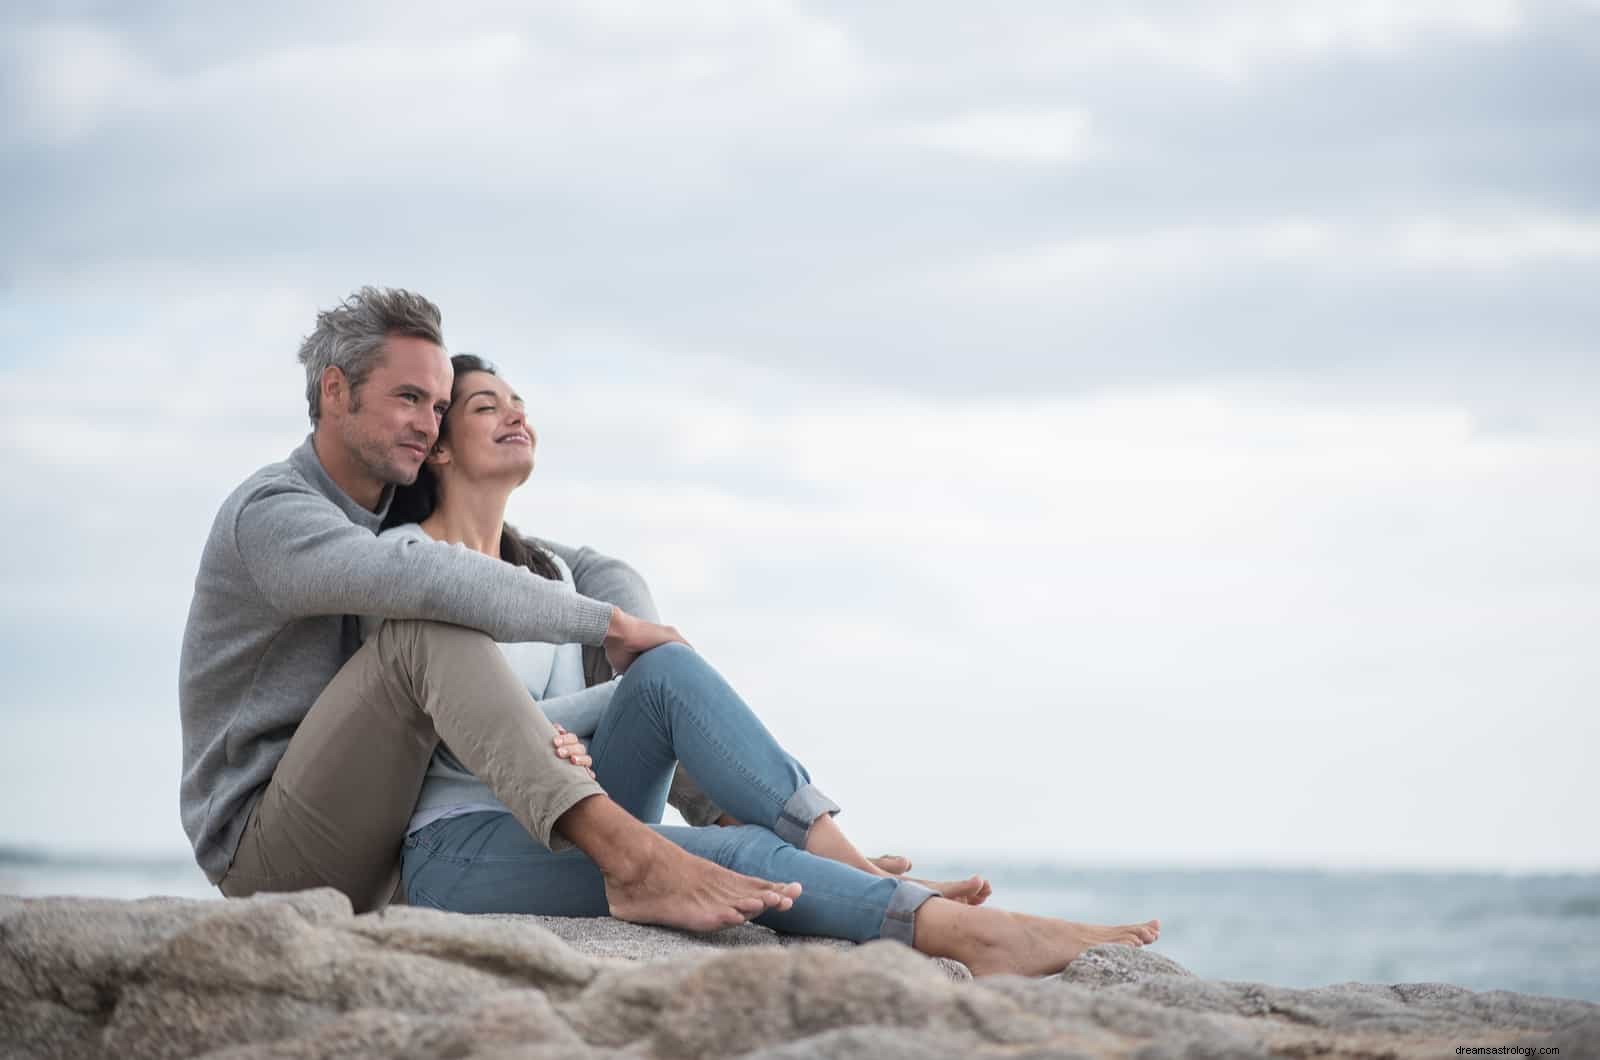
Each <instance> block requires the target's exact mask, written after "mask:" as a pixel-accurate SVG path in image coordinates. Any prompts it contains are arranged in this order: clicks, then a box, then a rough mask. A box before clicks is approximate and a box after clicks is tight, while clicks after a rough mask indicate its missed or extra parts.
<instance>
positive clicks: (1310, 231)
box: [937, 211, 1600, 298]
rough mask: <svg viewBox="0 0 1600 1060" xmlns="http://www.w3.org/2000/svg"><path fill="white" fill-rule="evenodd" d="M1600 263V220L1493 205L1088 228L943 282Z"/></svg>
mask: <svg viewBox="0 0 1600 1060" xmlns="http://www.w3.org/2000/svg"><path fill="white" fill-rule="evenodd" d="M1596 262H1600V219H1596V218H1592V217H1589V216H1587V215H1583V214H1577V215H1573V214H1558V213H1549V212H1537V211H1520V212H1506V211H1502V212H1494V213H1487V214H1482V215H1467V216H1462V217H1429V216H1422V217H1399V218H1389V219H1361V218H1349V219H1339V220H1328V219H1319V218H1308V217H1289V218H1282V219H1277V220H1256V219H1252V220H1250V221H1246V222H1243V223H1240V224H1235V225H1227V226H1223V225H1199V224H1194V225H1180V226H1175V227H1167V228H1159V229H1152V230H1145V231H1130V232H1123V233H1116V234H1109V235H1086V236H1082V237H1077V238H1070V239H1064V240H1058V241H1055V242H1051V243H1048V244H1044V245H1041V246H1034V247H1028V248H1023V249H1018V250H1012V251H1001V252H997V253H991V254H987V255H984V256H982V257H980V258H978V259H976V260H973V261H969V262H964V263H959V264H956V265H953V266H943V267H941V268H940V269H939V270H937V271H938V273H940V274H942V279H941V281H940V283H941V286H942V287H943V288H944V289H945V290H946V291H947V292H948V293H950V294H951V295H953V296H960V295H961V294H963V293H968V294H978V295H1001V296H1006V295H1010V296H1018V297H1030V298H1032V297H1048V296H1057V297H1073V296H1075V295H1077V294H1078V293H1079V292H1084V291H1089V292H1093V291H1095V290H1098V289H1101V288H1105V289H1119V288H1126V287H1130V286H1138V285H1140V284H1143V283H1158V284H1159V283H1165V282H1167V281H1168V279H1169V278H1171V277H1174V276H1183V275H1186V274H1203V275H1216V274H1219V273H1224V272H1226V270H1228V269H1231V268H1239V267H1241V266H1267V267H1277V266H1288V267H1302V266H1310V267H1317V268H1328V269H1334V270H1339V271H1346V272H1349V271H1366V270H1406V269H1418V270H1430V271H1438V272H1456V271H1461V270H1484V269H1498V270H1511V269H1518V268H1524V267H1528V266H1538V265H1557V266H1560V265H1567V266H1590V265H1592V264H1594V263H1596Z"/></svg>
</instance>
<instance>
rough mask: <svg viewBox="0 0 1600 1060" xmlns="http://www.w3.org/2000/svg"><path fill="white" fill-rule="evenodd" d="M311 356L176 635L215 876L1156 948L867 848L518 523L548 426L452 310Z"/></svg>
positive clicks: (838, 928) (607, 580) (866, 935)
mask: <svg viewBox="0 0 1600 1060" xmlns="http://www.w3.org/2000/svg"><path fill="white" fill-rule="evenodd" d="M300 360H301V361H302V362H303V363H304V364H305V367H306V397H307V400H308V402H309V405H310V413H311V421H312V424H313V430H312V433H311V436H310V437H309V438H308V439H307V440H306V442H305V443H304V444H303V445H301V446H300V447H299V448H298V449H296V450H295V451H294V452H293V453H291V454H290V456H289V458H288V460H286V461H284V462H283V463H279V464H273V465H270V466H268V467H265V468H263V469H262V470H260V471H258V472H257V473H256V474H254V475H253V476H251V477H250V478H249V479H247V480H246V481H245V482H244V484H243V485H241V486H240V487H239V488H238V489H236V490H235V491H234V492H233V493H232V494H231V495H230V496H229V497H228V499H227V500H226V501H225V502H224V503H223V505H222V509H221V511H220V512H219V513H218V515H217V518H216V521H215V523H214V525H213V526H212V529H211V534H210V537H209V538H208V540H207V542H206V545H205V550H204V553H203V555H202V557H201V561H200V572H199V575H198V576H197V578H196V581H195V593H194V600H193V603H192V604H191V607H190V611H189V620H188V625H187V628H186V630H185V633H184V642H183V657H182V662H181V669H180V677H179V682H180V695H181V706H182V715H183V741H184V775H183V784H182V792H181V796H182V813H183V823H184V827H185V829H186V831H187V832H188V834H189V837H190V840H191V841H192V842H193V844H194V848H195V857H196V859H197V860H198V861H199V863H200V866H201V867H202V868H203V869H204V870H205V872H206V874H207V876H208V878H209V879H210V880H211V881H212V882H213V883H214V884H216V885H217V886H218V887H219V888H220V889H221V890H222V892H223V893H224V894H225V895H228V896H244V895H249V894H253V893H256V892H258V891H286V890H298V889H302V888H308V887H321V886H331V887H335V888H337V889H339V890H340V891H342V892H343V893H344V894H345V895H347V896H348V897H349V898H350V901H351V903H352V904H353V905H354V907H355V908H356V910H357V911H367V910H373V909H380V908H382V907H383V906H384V905H385V904H386V903H388V902H389V901H391V900H393V899H395V898H398V897H400V896H403V897H404V900H405V901H408V902H410V903H411V904H415V905H426V906H432V907H435V908H439V909H445V910H454V911H459V912H468V913H473V912H519V913H543V914H554V915H560V916H602V915H605V914H607V913H610V915H612V916H615V917H618V918H620V919H623V920H632V921H637V922H640V923H655V924H665V925H669V926H674V927H680V928H686V929H689V930H697V931H702V930H711V929H715V928H718V927H722V926H726V925H731V924H737V923H741V922H743V921H745V920H754V921H756V922H757V923H761V924H765V925H768V926H770V927H773V928H775V929H777V930H779V931H786V932H795V933H802V934H813V935H829V936H833V937H837V938H845V939H851V940H855V941H865V940H868V939H875V938H892V939H897V940H899V941H901V942H903V943H905V944H907V945H910V946H914V947H915V948H916V949H918V950H920V951H922V952H924V953H928V954H933V955H937V956H945V957H952V958H954V959H956V960H959V961H962V962H964V963H965V964H967V965H968V966H969V967H971V968H972V970H973V972H974V973H975V974H988V973H1001V972H1015V973H1022V974H1031V975H1038V974H1045V973H1049V972H1053V971H1058V970H1059V969H1061V968H1062V967H1064V966H1065V965H1066V964H1067V963H1068V962H1069V961H1071V960H1072V959H1073V958H1074V957H1076V956H1077V955H1078V954H1080V953H1082V952H1083V951H1084V950H1085V949H1087V948H1088V947H1090V946H1094V945H1098V944H1101V943H1107V942H1116V943H1126V944H1129V945H1142V944H1145V943H1149V942H1153V941H1155V939H1156V937H1157V933H1158V931H1159V925H1158V924H1157V923H1156V922H1155V921H1149V922H1147V923H1143V924H1132V925H1126V926H1122V927H1095V926H1089V925H1084V924H1076V923H1071V922H1068V921H1064V920H1055V919H1048V918H1041V917H1031V916H1024V915H1021V914H1016V913H1007V912H1002V911H1000V910H997V909H993V908H990V907H988V906H986V905H984V904H983V903H984V901H985V899H986V898H987V897H988V895H989V887H988V884H987V883H986V882H984V881H983V880H982V879H980V878H977V877H973V878H971V879H968V880H960V881H953V882H943V883H941V882H929V881H921V880H916V879H913V878H911V877H909V876H907V875H905V872H906V870H907V869H908V868H909V865H908V864H906V863H905V862H904V861H903V859H894V858H882V859H877V860H871V859H868V858H866V857H864V856H863V855H862V854H861V852H860V851H858V850H857V849H856V847H855V846H854V845H853V844H851V842H850V840H849V839H848V838H847V837H846V836H845V834H844V833H843V832H842V831H841V830H840V828H839V826H838V824H837V823H836V822H835V820H834V814H836V813H837V812H838V810H839V808H838V806H836V805H835V804H834V803H832V802H831V801H829V799H828V798H827V797H826V796H825V795H823V794H822V792H821V791H819V790H818V789H817V787H816V786H814V785H813V784H812V783H811V778H810V775H809V774H808V773H807V772H806V770H805V768H804V767H803V766H801V764H800V763H799V762H797V761H796V760H795V759H794V758H793V757H792V756H791V755H789V754H788V753H787V752H786V751H785V750H784V749H783V748H782V747H781V746H780V745H779V744H778V742H777V741H776V740H775V739H774V738H773V736H772V735H771V734H770V733H769V732H768V731H767V730H766V728H765V727H764V726H763V725H762V723H761V721H760V719H758V718H757V717H756V715H755V714H754V713H753V712H752V711H751V710H750V708H749V707H748V706H747V705H746V704H745V702H744V701H743V700H742V699H740V698H739V695H738V693H736V692H735V691H734V690H733V688H731V687H730V686H729V685H728V683H727V682H726V681H725V680H723V678H722V677H721V676H720V675H719V674H718V673H717V671H716V670H714V669H713V668H712V667H711V666H710V665H709V664H708V663H707V662H706V661H705V660H704V659H703V658H702V657H701V656H700V655H698V654H697V653H696V652H694V651H693V650H692V649H691V648H690V647H689V646H688V645H687V644H686V643H684V641H683V638H682V637H681V636H679V634H678V632H677V631H676V630H675V629H673V628H672V627H670V626H664V625H660V624H658V623H657V622H655V621H654V618H655V608H654V605H653V603H652V601H651V599H650V595H649V592H648V590H647V589H646V588H645V585H644V583H643V581H642V580H641V579H640V578H639V577H638V575H637V574H635V573H634V572H633V571H632V569H631V568H629V567H628V566H627V565H626V564H623V563H621V562H619V561H617V560H613V559H609V558H607V557H604V556H601V555H599V554H597V553H595V552H593V551H592V550H590V549H587V548H581V549H576V550H574V549H570V548H567V547H565V546H561V545H557V544H554V543H551V542H543V541H538V540H535V539H532V538H526V537H523V536H521V535H520V534H518V533H517V531H515V530H514V529H512V528H511V527H508V526H506V525H505V521H504V516H505V507H506V501H507V499H508V498H509V496H510V494H511V492H512V491H513V490H514V489H516V488H517V487H518V486H519V485H521V484H522V483H523V482H525V481H526V480H527V479H528V477H529V475H530V474H531V473H532V471H533V465H534V443H535V436H534V432H533V430H532V428H530V427H529V425H528V422H527V418H526V415H525V412H524V409H523V402H522V399H521V398H520V397H518V396H517V394H516V392H515V391H514V390H513V388H512V387H511V386H510V385H509V383H508V382H507V381H506V380H504V379H502V378H500V377H499V375H497V374H496V372H495V371H494V369H493V368H491V367H490V366H489V365H488V364H486V363H485V362H483V361H481V360H479V359H477V358H473V357H467V356H458V357H455V358H451V357H449V356H448V355H447V354H446V352H445V349H444V339H443V335H442V333H441V322H440V315H439V311H438V309H437V308H436V307H435V306H434V305H433V304H432V303H430V302H429V301H427V300H426V299H424V298H421V297H419V296H417V295H415V294H412V293H409V292H406V291H400V290H385V289H374V288H363V289H362V290H361V291H359V292H357V293H356V294H354V295H352V296H351V297H350V298H349V299H347V300H346V301H345V302H344V303H343V304H341V305H340V306H338V307H337V308H335V309H332V310H329V311H327V312H324V313H321V314H319V316H318V318H317V324H316V328H315V330H314V331H313V332H312V334H311V335H310V337H308V338H307V339H306V340H305V343H304V344H303V346H302V347H301V350H300ZM613 674H618V675H621V676H620V677H618V678H616V679H612V675H613ZM669 799H670V800H671V801H672V802H673V804H674V805H675V806H677V807H678V808H679V809H680V811H681V812H682V813H683V815H684V818H685V819H686V820H688V821H689V822H690V825H691V826H690V827H670V826H663V825H661V824H660V823H659V822H660V820H661V815H662V811H663V808H664V805H665V804H666V802H667V801H668V800H669Z"/></svg>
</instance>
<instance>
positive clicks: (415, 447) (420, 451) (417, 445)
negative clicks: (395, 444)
mask: <svg viewBox="0 0 1600 1060" xmlns="http://www.w3.org/2000/svg"><path fill="white" fill-rule="evenodd" d="M400 448H402V449H405V450H408V451H410V452H413V453H416V454H417V456H419V457H421V458H423V459H427V456H428V447H427V446H425V445H423V444H422V443H421V442H401V443H400Z"/></svg>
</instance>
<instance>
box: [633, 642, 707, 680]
mask: <svg viewBox="0 0 1600 1060" xmlns="http://www.w3.org/2000/svg"><path fill="white" fill-rule="evenodd" d="M696 665H704V664H703V662H702V660H701V659H700V656H699V655H698V654H696V652H695V650H694V649H693V648H691V647H689V645H687V644H683V643H681V642H679V641H670V642H668V643H666V644H658V645H656V646H655V647H654V648H651V649H650V650H649V651H647V652H644V653H642V654H641V655H640V656H639V657H638V658H637V659H635V660H633V664H632V665H631V666H629V667H628V672H627V673H626V674H625V675H624V676H625V677H633V678H635V679H638V680H649V679H651V678H656V677H670V676H671V675H673V674H675V673H678V672H680V671H682V670H683V669H684V668H686V667H693V666H696Z"/></svg>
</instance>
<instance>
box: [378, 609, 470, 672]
mask: <svg viewBox="0 0 1600 1060" xmlns="http://www.w3.org/2000/svg"><path fill="white" fill-rule="evenodd" d="M374 636H375V639H376V640H377V644H376V645H375V647H376V648H377V650H378V653H379V655H380V656H382V657H383V659H384V661H385V663H386V664H388V665H397V664H398V665H408V664H411V663H415V662H418V661H420V660H422V659H424V658H426V657H427V656H428V655H431V654H433V653H436V652H440V651H457V652H492V651H495V650H497V649H496V647H495V643H494V641H493V640H491V639H490V637H489V635H488V634H487V633H484V632H483V631H482V630H477V629H468V628H467V627H466V626H453V625H451V624H450V623H448V622H434V621H431V620H429V619H425V618H391V619H388V620H386V621H385V622H384V623H383V625H382V627H380V628H379V630H378V632H377V633H376V634H375V635H374Z"/></svg>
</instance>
